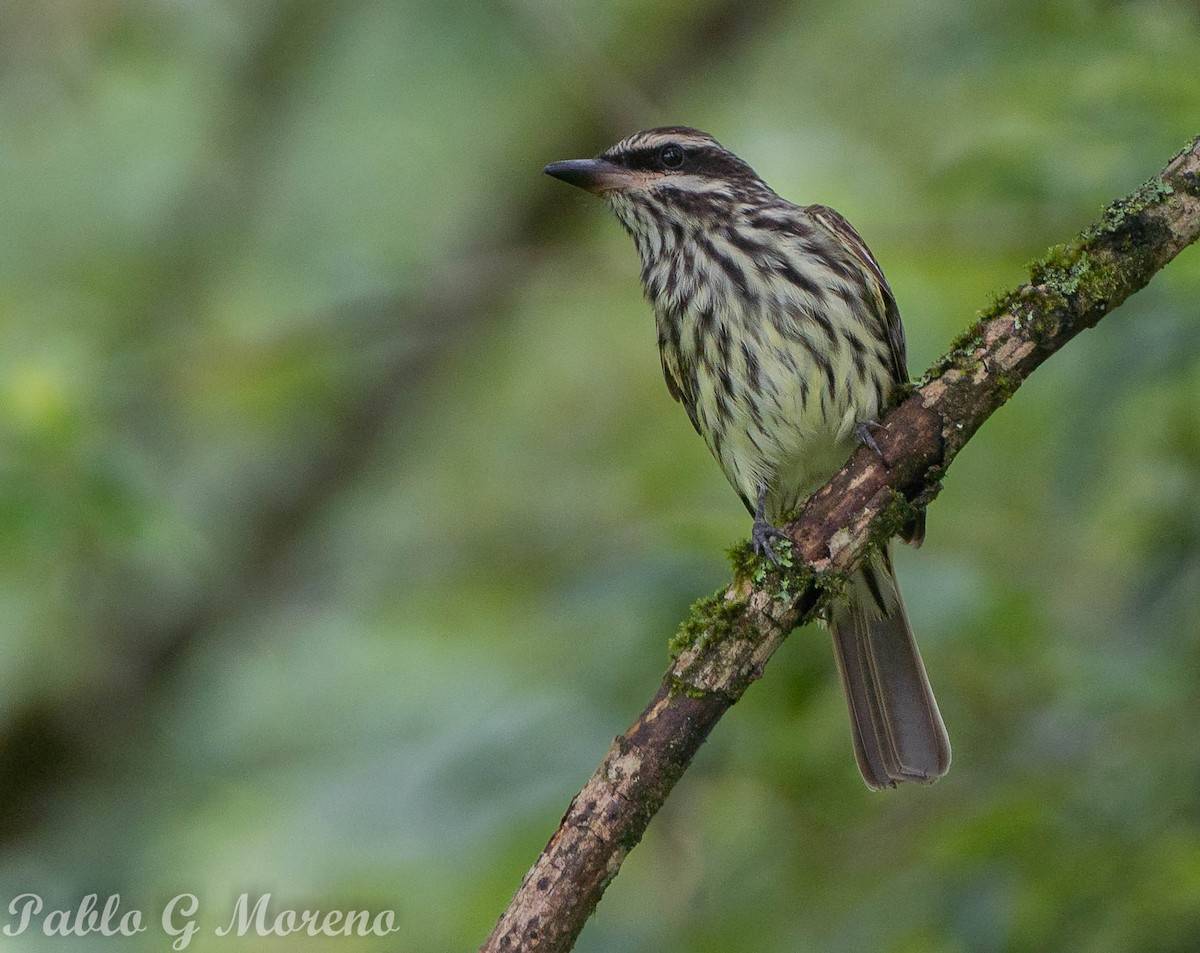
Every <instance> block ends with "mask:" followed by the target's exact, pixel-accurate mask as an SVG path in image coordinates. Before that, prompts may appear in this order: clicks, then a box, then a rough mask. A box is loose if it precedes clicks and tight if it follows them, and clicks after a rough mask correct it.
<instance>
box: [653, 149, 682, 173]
mask: <svg viewBox="0 0 1200 953" xmlns="http://www.w3.org/2000/svg"><path fill="white" fill-rule="evenodd" d="M658 161H659V162H661V163H662V166H663V168H664V169H678V168H679V167H680V166H682V165H683V150H682V149H680V148H679V146H663V148H662V151H661V152H660V153H659V154H658Z"/></svg>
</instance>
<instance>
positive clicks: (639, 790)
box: [481, 138, 1200, 953]
mask: <svg viewBox="0 0 1200 953" xmlns="http://www.w3.org/2000/svg"><path fill="white" fill-rule="evenodd" d="M1198 236H1200V138H1197V139H1196V140H1194V141H1193V142H1192V143H1191V144H1190V145H1189V146H1188V148H1186V149H1185V150H1183V151H1182V152H1181V153H1180V154H1179V155H1178V156H1176V157H1175V158H1174V159H1173V160H1172V161H1171V163H1170V164H1169V165H1168V166H1167V168H1166V169H1165V170H1164V171H1163V172H1162V174H1161V175H1159V176H1156V177H1155V178H1154V179H1151V180H1150V181H1149V182H1147V183H1146V184H1145V185H1144V186H1142V188H1140V189H1139V190H1138V191H1137V192H1135V193H1133V194H1132V195H1130V196H1128V197H1126V198H1124V199H1120V200H1118V201H1116V202H1114V203H1113V204H1112V205H1110V206H1109V207H1108V208H1107V209H1106V210H1105V212H1104V214H1103V216H1102V218H1101V219H1100V221H1099V222H1098V223H1097V224H1095V225H1093V226H1092V227H1091V228H1089V229H1088V230H1087V231H1085V232H1084V233H1083V234H1081V235H1080V236H1079V237H1078V238H1077V239H1076V240H1075V241H1074V242H1072V243H1071V244H1070V245H1067V246H1058V247H1056V248H1054V249H1051V251H1050V253H1049V255H1048V256H1047V257H1046V258H1045V259H1043V260H1042V261H1040V262H1037V263H1035V264H1034V265H1033V266H1032V268H1031V271H1030V278H1031V280H1030V282H1029V283H1028V284H1025V285H1022V286H1021V287H1020V288H1018V289H1017V290H1016V291H1014V292H1012V293H1010V294H1008V295H1006V296H1005V297H1004V298H1003V299H1001V300H1000V301H998V302H997V303H996V304H995V305H994V306H993V307H992V308H991V309H990V310H989V311H988V312H987V313H986V314H985V315H983V316H982V317H981V318H980V319H979V320H978V321H977V322H976V323H975V324H974V325H973V326H972V327H971V328H970V329H969V330H968V331H967V333H966V334H964V335H963V336H962V337H960V339H959V340H958V341H957V342H956V343H955V345H954V347H953V348H952V349H951V350H950V352H949V353H947V354H946V355H945V356H944V357H942V358H941V359H940V360H939V361H938V362H937V363H936V364H934V366H933V367H932V368H931V369H930V370H929V371H928V372H927V373H926V375H925V376H924V378H923V379H922V380H921V381H920V382H918V385H917V386H916V387H915V389H914V390H913V392H912V393H911V394H910V395H909V396H908V397H907V399H905V400H904V401H903V402H902V403H900V404H899V406H897V407H896V408H895V409H894V410H892V412H891V413H889V414H888V415H887V417H886V418H885V419H884V421H883V424H884V426H883V429H882V430H881V432H879V433H877V434H876V435H875V436H876V442H877V443H878V445H879V449H880V452H881V454H882V459H881V458H880V456H879V455H877V454H875V453H874V451H872V450H868V449H866V448H863V449H860V450H859V451H858V452H857V453H856V454H855V455H854V456H853V457H852V458H851V460H850V462H849V463H848V464H847V465H846V466H845V467H843V468H842V470H841V471H840V472H839V473H837V474H836V475H835V476H834V477H833V479H832V480H830V481H829V483H828V484H827V485H826V486H825V487H823V488H822V489H821V490H820V491H818V492H817V493H816V494H815V495H814V496H813V498H812V499H811V500H810V501H809V503H808V504H807V505H806V507H805V509H804V511H803V513H801V515H800V518H799V520H797V521H796V522H795V523H793V524H792V525H790V526H789V527H788V528H787V529H788V533H789V535H790V536H791V537H792V540H793V542H794V544H795V547H794V552H795V554H796V555H797V556H799V557H800V559H802V560H803V563H804V567H803V569H802V570H799V571H791V572H788V573H787V574H786V575H781V574H780V573H778V572H775V571H773V570H772V571H770V572H766V571H764V570H763V569H762V568H761V567H756V566H755V565H754V564H753V562H751V561H750V560H749V559H747V560H746V562H745V563H743V566H742V567H741V568H742V571H740V572H739V573H738V574H737V578H736V579H735V580H734V582H733V584H732V585H731V586H730V587H729V588H728V589H727V590H726V591H725V592H724V593H723V594H720V595H718V596H716V597H714V598H712V599H707V600H703V601H701V602H699V603H697V605H696V606H695V608H694V609H693V613H692V617H691V618H690V619H689V620H688V621H687V622H686V623H684V626H683V628H682V630H681V636H682V638H681V639H679V640H677V643H678V644H677V645H676V648H677V656H676V659H675V662H674V664H673V665H672V666H671V667H670V669H668V671H667V673H666V676H665V678H664V679H663V684H662V687H661V688H660V689H659V690H658V693H657V694H656V695H655V696H654V698H653V699H652V700H651V701H650V704H649V705H647V707H646V709H645V711H643V712H642V714H641V715H640V716H638V719H637V720H636V721H635V722H634V723H633V725H632V727H630V729H629V730H628V731H627V732H625V734H623V735H621V736H620V737H619V738H617V739H616V741H614V742H613V745H612V747H611V748H610V749H609V751H608V754H607V755H606V756H605V758H604V761H603V762H602V763H601V765H600V767H599V769H598V770H597V771H596V773H595V774H594V775H592V777H591V779H590V780H589V781H588V782H587V784H586V785H584V787H583V790H582V791H580V792H579V794H577V795H576V796H575V798H574V800H572V802H571V804H570V806H569V807H568V808H567V812H566V814H565V815H564V816H563V819H562V822H561V823H560V825H559V828H558V830H557V831H556V832H555V833H554V836H553V837H551V838H550V841H549V843H548V844H547V845H546V848H545V850H543V851H542V854H541V856H540V857H539V858H538V860H537V862H536V863H535V864H534V865H533V867H532V868H531V869H530V871H529V873H527V874H526V875H525V879H524V881H522V883H521V887H520V889H519V890H518V891H517V894H516V896H515V897H514V898H513V901H512V903H511V904H510V905H509V907H508V909H507V910H506V911H505V913H504V914H503V916H501V917H500V920H499V922H498V923H497V924H496V928H495V929H494V930H493V931H492V935H491V936H490V937H489V938H488V940H487V942H486V943H485V944H484V945H483V947H482V948H481V951H482V953H498V951H507V953H515V951H526V950H534V949H536V950H538V951H539V953H561V951H565V950H569V949H570V948H571V947H572V946H573V945H574V943H575V939H576V937H577V936H578V935H579V932H580V930H582V929H583V924H584V922H585V921H586V920H587V918H588V917H589V916H590V915H591V913H592V911H593V910H594V909H595V907H596V904H597V903H598V902H599V901H600V897H601V896H602V895H603V893H604V890H605V888H606V887H607V886H608V884H609V883H610V882H611V881H612V879H613V877H615V876H616V875H617V871H618V870H619V869H620V866H621V862H622V861H623V860H624V858H625V855H626V854H627V853H628V852H629V851H630V850H631V849H632V848H633V847H634V846H635V845H636V844H637V843H638V841H639V840H640V839H641V837H642V835H643V833H645V830H646V827H647V825H648V824H649V822H650V819H651V818H652V817H653V816H654V814H655V813H656V812H657V811H658V809H659V808H660V807H661V806H662V804H663V801H664V800H665V799H666V797H667V795H668V794H669V793H670V791H671V788H672V787H673V786H674V784H675V782H676V781H677V780H678V779H679V777H680V776H681V775H682V774H683V772H684V770H686V768H687V766H688V764H689V762H690V761H691V759H692V757H693V755H694V754H695V753H696V751H697V750H698V749H699V747H700V745H701V744H702V743H703V742H704V739H705V738H706V737H707V736H708V733H709V732H710V731H711V730H712V728H713V726H714V725H715V724H716V723H717V721H718V720H719V719H720V717H721V716H722V715H723V714H724V713H725V711H726V710H727V709H728V708H729V706H730V705H732V704H733V703H734V702H735V701H737V700H738V698H740V697H741V695H742V693H743V692H744V691H745V690H746V688H747V687H748V686H749V685H750V683H751V682H753V681H754V680H755V679H757V678H759V677H760V676H761V675H762V673H763V668H764V667H765V665H766V663H767V661H768V660H769V659H770V657H771V655H772V654H773V653H774V652H775V650H776V649H777V648H778V647H779V646H780V644H781V643H782V642H783V640H784V639H785V638H786V637H787V635H788V633H789V632H791V630H792V629H793V628H795V627H796V626H797V625H799V624H802V623H804V622H808V621H811V620H813V619H816V618H818V617H819V615H820V614H821V612H822V611H823V609H824V606H825V603H826V601H827V600H828V599H829V598H830V597H831V595H832V594H833V592H834V591H835V590H836V588H837V582H838V579H839V578H840V576H841V574H844V573H845V572H846V571H847V570H849V569H851V568H853V567H854V565H855V564H856V563H857V562H858V561H859V560H860V559H861V558H862V556H863V554H864V553H865V552H866V551H867V550H868V549H869V547H870V546H871V545H872V544H873V541H876V540H879V539H887V538H890V536H891V535H892V532H891V530H892V529H893V528H895V527H897V526H899V525H901V521H902V520H903V518H904V515H905V512H906V511H909V510H910V509H911V507H912V506H913V505H924V504H925V503H928V502H929V501H930V500H931V499H932V498H933V497H934V496H935V495H936V494H937V491H938V489H939V488H940V481H941V478H942V476H943V474H944V473H945V471H946V468H947V467H948V466H949V464H950V462H951V461H952V460H953V459H954V457H955V455H956V454H957V453H958V451H959V450H960V449H961V448H962V446H963V445H964V444H965V443H966V442H967V441H968V440H969V439H970V438H971V436H972V435H973V434H974V433H975V431H976V430H978V429H979V427H980V425H981V424H982V423H983V422H984V421H985V420H986V419H987V418H988V417H989V416H990V415H991V413H992V412H993V411H994V410H996V408H998V407H999V406H1000V405H1001V404H1003V403H1004V402H1005V401H1006V400H1008V398H1009V397H1010V396H1012V394H1013V392H1014V391H1015V390H1016V389H1017V387H1019V386H1020V384H1021V383H1022V382H1023V381H1024V380H1025V378H1026V377H1028V376H1029V374H1030V373H1032V372H1033V370H1034V369H1035V368H1037V367H1038V366H1039V365H1040V364H1041V363H1042V362H1043V361H1045V360H1046V358H1048V357H1049V356H1050V355H1051V354H1053V353H1054V352H1055V351H1057V350H1058V349H1059V348H1061V347H1062V346H1063V345H1064V344H1066V343H1067V342H1068V341H1069V340H1071V338H1073V337H1074V336H1075V335H1076V334H1078V333H1079V332H1080V331H1082V330H1083V329H1084V328H1089V327H1092V326H1093V325H1095V324H1096V322H1097V321H1099V320H1100V319H1101V318H1102V317H1103V316H1104V315H1105V314H1107V313H1108V312H1109V311H1111V310H1112V309H1113V308H1115V307H1117V306H1118V305H1119V304H1120V303H1121V302H1123V301H1124V300H1125V299H1126V298H1128V297H1129V296H1130V295H1131V294H1133V293H1134V292H1135V291H1138V290H1140V289H1141V288H1143V287H1145V285H1146V284H1147V283H1148V282H1149V280H1150V278H1151V277H1153V275H1154V274H1155V273H1156V272H1157V271H1158V270H1159V269H1161V268H1162V267H1163V266H1165V265H1166V264H1167V263H1168V262H1169V261H1171V259H1173V258H1174V257H1175V256H1176V255H1177V254H1179V252H1180V251H1182V250H1183V249H1184V248H1185V247H1187V246H1188V245H1190V244H1191V243H1192V242H1194V241H1196V239H1197V237H1198ZM885 460H886V461H887V463H886V464H885V462H884V461H885Z"/></svg>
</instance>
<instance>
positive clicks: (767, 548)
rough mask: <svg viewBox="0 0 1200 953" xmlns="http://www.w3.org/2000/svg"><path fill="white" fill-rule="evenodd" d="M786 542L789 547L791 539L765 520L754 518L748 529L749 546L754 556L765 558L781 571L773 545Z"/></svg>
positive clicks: (781, 565)
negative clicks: (751, 525)
mask: <svg viewBox="0 0 1200 953" xmlns="http://www.w3.org/2000/svg"><path fill="white" fill-rule="evenodd" d="M776 541H778V542H786V543H787V544H788V545H789V546H790V545H791V542H792V538H791V537H790V536H788V534H787V533H785V532H784V531H783V530H781V529H777V528H776V527H774V526H772V525H771V524H770V523H768V522H767V521H766V520H765V519H759V518H756V519H755V520H754V525H753V527H751V529H750V546H751V548H752V549H753V550H754V554H755V555H756V556H759V557H760V558H761V557H766V558H767V559H769V560H771V563H772V564H773V565H774V566H775V568H776V569H782V568H783V563H782V562H781V561H780V559H779V556H778V555H777V554H776V552H775V546H774V543H775V542H776Z"/></svg>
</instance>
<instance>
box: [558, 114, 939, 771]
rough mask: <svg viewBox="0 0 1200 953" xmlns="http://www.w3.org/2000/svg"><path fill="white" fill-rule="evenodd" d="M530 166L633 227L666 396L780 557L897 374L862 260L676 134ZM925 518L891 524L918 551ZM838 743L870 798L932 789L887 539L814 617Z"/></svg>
mask: <svg viewBox="0 0 1200 953" xmlns="http://www.w3.org/2000/svg"><path fill="white" fill-rule="evenodd" d="M544 171H545V172H546V174H548V175H550V176H553V177H554V178H556V179H560V180H562V181H563V182H566V183H567V184H569V185H572V186H575V187H577V188H580V189H583V190H585V191H587V192H591V193H593V194H595V195H597V196H599V197H601V198H602V199H604V200H605V201H606V203H607V204H608V207H609V208H610V209H611V210H612V212H613V213H615V215H616V217H617V219H618V220H619V221H620V223H621V225H623V226H624V228H625V230H626V231H627V232H628V233H629V234H630V235H631V236H632V237H633V241H634V244H635V245H636V246H637V251H638V255H639V257H640V259H641V284H642V289H643V291H644V293H645V296H646V298H647V300H648V301H649V303H650V306H651V309H652V311H653V312H654V319H655V325H656V330H657V338H658V348H659V355H660V358H661V362H662V371H663V375H664V377H665V378H666V383H667V390H668V391H669V392H670V394H671V396H672V397H673V398H674V399H675V400H676V401H678V402H680V403H682V405H683V407H684V409H685V410H686V411H687V415H688V418H689V419H690V420H691V423H692V426H693V427H694V428H695V429H696V431H697V433H699V435H700V436H701V437H702V438H703V440H704V442H705V443H706V444H707V445H708V449H709V450H710V451H711V452H712V455H713V456H714V457H715V458H716V460H717V462H718V464H719V465H720V467H721V470H722V471H723V472H724V474H725V476H726V478H727V479H728V480H729V482H730V484H731V485H732V486H733V488H734V490H736V491H737V493H738V495H739V496H740V497H741V499H742V502H743V503H744V504H745V505H746V508H747V510H749V512H750V514H751V516H752V517H753V523H752V527H751V537H750V538H751V545H752V546H753V549H754V551H755V552H756V553H758V554H759V555H760V556H764V557H767V558H769V559H770V560H771V561H773V562H775V564H776V565H777V566H778V565H779V557H778V555H777V554H776V551H775V550H776V547H777V545H778V543H779V541H780V540H781V539H786V536H785V534H784V533H783V532H782V530H781V529H780V528H779V527H780V526H781V524H782V523H783V522H784V521H786V520H787V519H788V518H789V517H791V516H793V515H794V514H795V513H796V512H797V510H798V508H799V506H800V505H801V504H802V503H803V502H804V501H805V500H806V499H807V498H808V497H809V496H810V495H811V494H812V493H813V492H814V491H815V490H817V489H818V488H819V487H821V486H822V485H823V484H824V483H825V482H826V481H827V480H828V479H829V478H830V477H831V476H833V474H834V473H836V472H837V471H838V470H839V469H841V467H842V466H843V465H844V464H845V462H846V460H847V459H848V458H849V456H850V454H851V453H852V452H853V451H854V450H855V448H856V446H857V445H858V444H860V443H866V444H868V445H870V446H872V447H874V448H875V449H876V450H877V449H878V448H877V447H876V445H875V441H874V439H873V437H872V435H871V431H872V429H873V428H874V427H876V426H877V421H878V420H879V418H880V416H881V415H882V414H883V412H884V411H885V410H886V409H887V407H888V404H889V401H890V400H891V399H892V398H893V396H894V395H895V394H896V392H897V388H898V387H899V386H900V385H902V384H904V383H905V382H907V381H908V368H907V361H906V354H905V342H904V329H903V326H902V325H901V321H900V311H899V308H898V307H897V304H896V299H895V296H894V295H893V293H892V290H891V288H890V286H889V285H888V282H887V280H886V279H885V278H884V275H883V271H882V269H881V268H880V266H879V263H878V262H877V261H876V260H875V256H874V255H872V253H871V252H870V250H869V249H868V248H867V245H866V243H865V242H864V241H863V239H862V237H861V236H860V235H859V234H858V232H857V231H855V229H854V228H853V227H852V226H851V225H850V223H849V222H848V221H847V220H846V219H845V218H844V217H843V216H842V215H841V214H839V213H838V212H836V211H834V210H833V209H832V208H829V207H827V206H825V205H795V204H793V203H791V202H789V201H787V200H786V199H783V198H781V197H780V196H779V195H778V194H776V192H775V191H774V190H773V189H771V188H770V187H769V186H768V185H767V184H766V183H765V182H764V181H763V180H762V178H760V177H759V175H758V174H757V173H756V172H755V171H754V170H753V169H752V168H751V167H750V166H749V165H748V164H747V163H746V162H745V161H743V160H742V159H741V158H739V157H738V156H737V155H735V154H734V153H733V152H731V151H729V150H728V149H726V148H725V147H724V146H722V145H721V144H720V143H719V142H718V141H717V140H716V139H714V138H713V137H712V136H711V135H709V134H707V133H705V132H701V131H700V130H698V129H693V128H691V127H688V126H662V127H658V128H654V129H648V130H645V131H642V132H638V133H634V134H633V135H631V136H628V137H626V138H624V139H622V140H621V141H620V142H618V143H616V144H615V145H613V146H612V147H610V148H608V149H606V150H605V151H603V152H601V153H600V154H599V155H597V156H595V157H594V158H590V159H571V160H566V161H561V162H552V163H550V164H549V165H547V166H546V167H545V170H544ZM924 533H925V519H924V512H923V511H921V512H920V513H919V515H918V516H916V517H914V518H913V519H912V520H911V523H910V525H908V526H905V527H904V528H903V530H902V532H901V533H900V534H899V535H900V537H901V539H903V540H904V541H905V542H909V543H912V544H914V545H919V544H920V543H921V541H922V540H923V538H924ZM827 615H828V618H827V621H828V624H829V628H830V631H831V633H832V640H833V646H834V654H835V656H836V659H837V664H838V669H839V672H840V674H841V680H842V685H843V688H844V690H845V695H846V700H847V703H848V707H849V711H850V723H851V731H852V736H853V743H854V751H855V756H856V760H857V762H858V767H859V769H860V771H861V773H862V776H863V780H864V781H865V782H866V784H867V786H868V787H869V788H871V789H873V790H878V789H881V788H891V787H895V786H896V785H897V783H898V782H901V781H919V782H932V781H935V780H937V779H938V778H940V777H941V776H943V775H944V774H945V773H946V771H947V770H948V769H949V767H950V741H949V738H948V736H947V733H946V728H945V725H944V724H943V722H942V717H941V713H940V712H939V710H938V705H937V701H936V699H935V698H934V695H933V690H932V688H931V687H930V684H929V679H928V676H927V674H926V671H925V666H924V663H923V662H922V659H921V654H920V652H919V650H918V648H917V643H916V641H915V639H914V638H913V633H912V628H911V626H910V625H909V621H908V615H907V613H906V612H905V609H904V602H903V600H902V599H901V596H900V588H899V585H898V583H897V581H896V574H895V571H894V569H893V566H892V560H891V552H890V544H887V543H885V544H884V545H883V546H881V547H879V548H877V549H875V550H874V551H872V552H871V554H870V555H869V556H868V557H867V558H866V560H865V561H864V562H863V563H862V564H861V565H860V566H859V568H858V569H857V570H855V571H854V572H853V573H852V574H851V576H850V578H849V581H848V584H847V586H846V588H845V590H844V592H843V593H842V595H841V598H840V599H839V600H838V601H836V602H835V604H834V605H832V607H831V608H830V609H829V611H828V613H827Z"/></svg>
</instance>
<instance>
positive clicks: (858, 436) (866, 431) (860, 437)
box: [854, 420, 888, 466]
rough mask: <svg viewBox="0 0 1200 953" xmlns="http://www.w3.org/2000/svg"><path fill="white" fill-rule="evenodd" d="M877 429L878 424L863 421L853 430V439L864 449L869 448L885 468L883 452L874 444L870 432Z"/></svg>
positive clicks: (873, 437) (885, 462)
mask: <svg viewBox="0 0 1200 953" xmlns="http://www.w3.org/2000/svg"><path fill="white" fill-rule="evenodd" d="M878 429H879V424H878V423H877V422H876V421H874V420H864V421H862V422H861V423H859V424H858V426H856V427H855V428H854V439H855V440H857V441H858V442H859V443H860V444H862V445H863V446H864V447H870V448H871V449H872V450H873V451H874V452H875V456H877V457H879V459H880V460H882V461H883V462H884V465H885V466H886V465H887V462H888V459H887V457H885V456H884V455H883V451H882V450H880V449H879V444H878V443H876V442H875V435H874V434H873V433H872V432H871V431H873V430H878Z"/></svg>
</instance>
